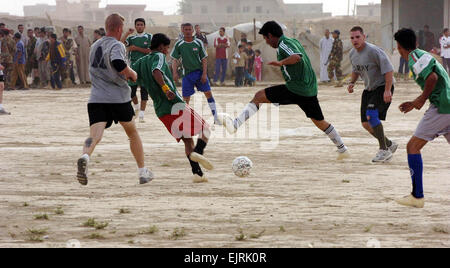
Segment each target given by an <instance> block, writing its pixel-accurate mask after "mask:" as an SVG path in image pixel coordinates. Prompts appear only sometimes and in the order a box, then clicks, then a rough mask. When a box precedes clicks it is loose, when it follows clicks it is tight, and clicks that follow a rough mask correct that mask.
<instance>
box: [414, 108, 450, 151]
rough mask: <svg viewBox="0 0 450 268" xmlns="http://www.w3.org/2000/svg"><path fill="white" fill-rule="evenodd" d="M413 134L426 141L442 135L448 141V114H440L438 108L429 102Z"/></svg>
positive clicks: (449, 119) (449, 120)
mask: <svg viewBox="0 0 450 268" xmlns="http://www.w3.org/2000/svg"><path fill="white" fill-rule="evenodd" d="M414 136H416V137H417V138H419V139H422V140H426V141H433V140H434V139H436V138H437V137H439V136H444V137H445V138H446V139H447V141H448V143H450V114H440V113H439V112H438V108H437V107H436V106H434V105H433V104H431V105H430V108H428V110H427V111H426V113H425V115H424V117H423V118H422V120H421V121H420V123H419V125H418V126H417V129H416V133H414Z"/></svg>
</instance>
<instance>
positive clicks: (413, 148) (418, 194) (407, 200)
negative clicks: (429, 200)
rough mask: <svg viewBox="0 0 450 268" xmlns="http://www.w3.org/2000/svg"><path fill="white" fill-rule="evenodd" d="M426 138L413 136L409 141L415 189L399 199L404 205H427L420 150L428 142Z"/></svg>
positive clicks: (409, 156) (409, 158) (409, 154)
mask: <svg viewBox="0 0 450 268" xmlns="http://www.w3.org/2000/svg"><path fill="white" fill-rule="evenodd" d="M427 143H428V142H427V141H426V140H423V139H420V138H417V137H415V136H413V137H412V138H411V140H410V141H409V142H408V146H407V151H408V165H409V168H410V170H411V179H412V185H413V190H412V193H411V195H409V196H406V197H404V198H402V199H399V200H397V203H399V204H400V205H404V206H410V207H417V208H423V207H424V205H425V202H424V194H423V181H422V176H423V161H422V155H421V153H420V151H421V150H422V148H423V147H424V146H425V145H426V144H427Z"/></svg>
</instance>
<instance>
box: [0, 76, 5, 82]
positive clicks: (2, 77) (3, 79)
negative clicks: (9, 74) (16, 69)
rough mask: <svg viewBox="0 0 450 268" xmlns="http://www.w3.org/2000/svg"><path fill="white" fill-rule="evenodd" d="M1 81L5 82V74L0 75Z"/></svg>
mask: <svg viewBox="0 0 450 268" xmlns="http://www.w3.org/2000/svg"><path fill="white" fill-rule="evenodd" d="M1 82H5V76H4V75H0V83H1Z"/></svg>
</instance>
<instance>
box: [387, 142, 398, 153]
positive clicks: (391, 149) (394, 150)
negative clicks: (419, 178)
mask: <svg viewBox="0 0 450 268" xmlns="http://www.w3.org/2000/svg"><path fill="white" fill-rule="evenodd" d="M397 149H398V144H397V143H395V142H394V141H393V142H392V145H391V146H389V151H391V153H392V154H394V153H395V152H396V151H397Z"/></svg>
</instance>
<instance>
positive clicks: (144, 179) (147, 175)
mask: <svg viewBox="0 0 450 268" xmlns="http://www.w3.org/2000/svg"><path fill="white" fill-rule="evenodd" d="M154 178H155V176H154V175H153V173H152V172H151V171H150V170H148V169H147V168H146V169H145V171H144V172H143V173H142V174H140V175H139V184H146V183H149V182H151V181H152V180H153V179H154Z"/></svg>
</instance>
